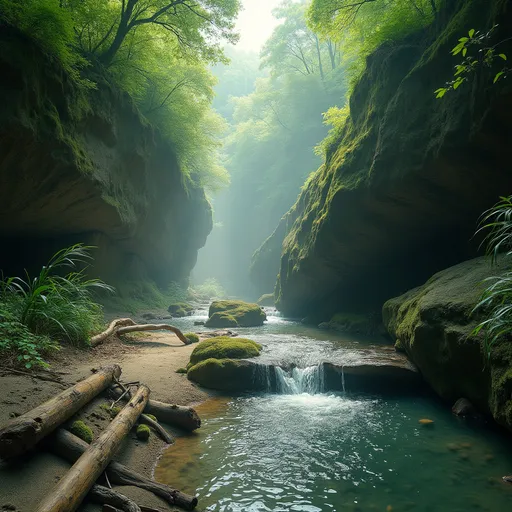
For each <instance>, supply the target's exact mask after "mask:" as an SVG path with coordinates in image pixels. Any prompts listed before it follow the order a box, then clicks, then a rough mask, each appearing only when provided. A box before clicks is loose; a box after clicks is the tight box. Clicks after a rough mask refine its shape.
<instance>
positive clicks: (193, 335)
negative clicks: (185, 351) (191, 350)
mask: <svg viewBox="0 0 512 512" xmlns="http://www.w3.org/2000/svg"><path fill="white" fill-rule="evenodd" d="M184 336H185V338H187V340H188V341H190V343H198V342H199V336H198V335H197V334H196V333H195V332H187V333H185V335H184Z"/></svg>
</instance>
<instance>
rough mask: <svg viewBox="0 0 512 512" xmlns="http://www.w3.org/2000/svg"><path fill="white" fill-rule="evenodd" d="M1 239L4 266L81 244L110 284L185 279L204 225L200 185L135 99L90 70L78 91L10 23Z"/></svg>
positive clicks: (1, 129)
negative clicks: (187, 176) (187, 175)
mask: <svg viewBox="0 0 512 512" xmlns="http://www.w3.org/2000/svg"><path fill="white" fill-rule="evenodd" d="M0 49H1V51H0V70H1V73H0V91H1V97H2V101H1V103H0V173H1V176H2V186H1V187H0V240H1V244H2V265H3V267H4V271H6V272H9V273H11V272H12V273H14V272H18V271H19V270H20V267H21V268H23V266H27V265H28V266H30V265H31V264H34V265H37V266H38V265H39V264H40V263H41V262H42V261H45V260H46V258H47V256H48V253H51V252H52V251H53V250H55V249H57V248H61V247H62V246H64V245H66V244H68V243H73V242H76V241H81V242H85V243H89V244H92V245H97V246H98V250H97V251H96V252H95V254H94V257H95V268H94V269H93V272H94V273H95V274H97V275H99V276H100V277H102V278H104V279H105V280H108V281H109V282H113V283H116V282H119V281H121V280H124V279H137V278H151V279H153V280H155V281H156V282H157V283H159V284H162V285H165V284H167V283H168V282H169V281H171V280H173V281H181V280H183V279H185V278H187V277H188V274H189V272H190V270H191V269H192V267H193V266H194V263H195V261H196V256H197V250H198V249H199V248H200V247H202V246H203V245H204V242H205V240H206V237H207V235H208V233H209V232H210V230H211V225H212V221H211V208H210V205H209V203H208V201H207V200H206V197H205V195H204V191H203V190H202V189H201V188H198V187H195V186H194V185H193V184H190V183H189V184H187V185H186V186H185V185H184V182H183V176H182V173H181V172H180V169H179V166H178V163H177V160H176V155H175V153H174V151H173V149H172V147H170V145H169V144H168V143H167V142H165V141H164V140H163V139H162V138H161V137H160V135H159V133H157V132H155V131H154V130H153V129H152V128H151V127H150V126H148V125H147V123H146V122H145V121H144V120H143V118H142V117H141V116H140V114H139V112H138V111H137V109H136V108H135V106H134V104H133V102H132V100H131V99H130V98H129V97H128V96H127V95H126V94H123V93H121V92H119V91H118V90H117V89H115V88H114V87H112V86H111V85H110V84H109V83H108V79H107V78H106V77H105V76H101V75H100V74H95V72H94V71H92V69H89V70H88V71H87V73H88V74H89V75H90V78H91V80H93V81H94V82H95V83H96V84H97V86H96V88H95V89H90V90H85V91H84V90H83V89H81V88H79V87H77V85H76V84H75V83H74V82H73V81H72V80H70V78H69V77H68V76H67V75H66V74H65V73H64V72H63V71H62V69H61V68H60V67H59V65H58V64H57V63H54V62H51V61H49V60H48V59H46V58H45V57H44V55H42V54H41V53H40V51H39V50H38V49H37V48H36V47H35V46H34V45H33V44H32V42H31V41H29V40H27V39H26V38H24V37H23V36H21V35H20V34H18V33H17V32H16V31H15V30H13V29H11V28H9V27H5V26H2V27H1V35H0Z"/></svg>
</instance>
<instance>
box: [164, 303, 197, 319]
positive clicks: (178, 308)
mask: <svg viewBox="0 0 512 512" xmlns="http://www.w3.org/2000/svg"><path fill="white" fill-rule="evenodd" d="M167 311H169V313H170V314H171V315H172V316H174V317H176V318H181V317H184V316H190V315H191V314H192V312H193V311H194V306H191V305H190V304H187V303H186V302H177V303H174V304H171V305H170V306H169V307H168V308H167Z"/></svg>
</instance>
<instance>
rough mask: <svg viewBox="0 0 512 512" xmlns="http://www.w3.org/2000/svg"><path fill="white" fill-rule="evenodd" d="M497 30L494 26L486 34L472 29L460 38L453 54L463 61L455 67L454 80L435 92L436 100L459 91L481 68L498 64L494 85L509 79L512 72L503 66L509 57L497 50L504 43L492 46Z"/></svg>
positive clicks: (452, 51)
mask: <svg viewBox="0 0 512 512" xmlns="http://www.w3.org/2000/svg"><path fill="white" fill-rule="evenodd" d="M496 28H497V25H494V26H493V27H492V28H491V29H490V30H488V31H487V32H484V33H481V32H479V31H476V30H475V29H474V28H472V29H470V30H469V31H468V35H467V36H463V37H461V38H459V41H458V43H457V45H456V46H455V47H454V48H452V50H451V54H452V55H453V56H457V55H461V56H462V57H463V60H462V61H461V62H460V64H457V65H456V66H455V73H454V78H453V80H451V81H449V82H447V83H446V84H445V86H444V87H440V88H439V89H436V90H435V91H434V94H435V95H436V98H442V97H443V96H444V95H445V94H446V93H447V92H449V91H452V90H453V91H454V90H456V89H458V88H459V87H460V86H461V85H462V84H463V83H464V82H466V81H467V80H468V79H469V77H470V76H471V75H472V74H473V73H475V72H476V71H477V70H478V69H479V68H481V67H486V68H490V69H492V68H493V67H494V66H495V65H496V63H497V64H498V66H499V69H495V72H494V79H493V83H494V84H495V83H496V82H498V81H499V80H501V79H503V78H507V75H508V73H510V71H512V70H511V68H509V67H508V66H505V65H503V62H507V56H506V54H504V53H500V52H499V50H498V49H497V48H498V47H499V46H500V45H501V44H502V43H503V41H501V42H498V43H496V44H495V45H493V46H491V39H492V34H493V32H494V31H495V30H496Z"/></svg>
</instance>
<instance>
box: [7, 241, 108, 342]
mask: <svg viewBox="0 0 512 512" xmlns="http://www.w3.org/2000/svg"><path fill="white" fill-rule="evenodd" d="M90 249H91V248H90V247H86V246H84V245H82V244H77V245H73V246H71V247H68V248H66V249H62V250H60V251H58V252H57V253H55V254H54V255H53V257H52V258H51V259H50V261H49V262H48V265H45V266H43V267H42V269H41V271H40V272H39V274H38V275H37V276H36V277H31V276H30V275H29V274H28V273H26V274H25V278H21V277H9V278H7V279H4V280H2V281H0V303H2V304H3V308H4V309H5V310H6V311H8V312H9V313H10V314H11V315H12V317H13V318H14V319H15V320H16V321H17V322H19V323H20V324H23V325H24V326H26V327H27V328H28V329H29V330H30V332H32V333H33V334H35V335H38V336H51V337H55V338H58V339H59V340H65V341H69V342H72V343H77V344H78V343H82V344H86V343H87V342H88V339H89V336H90V334H91V333H92V332H93V331H95V330H98V329H99V328H100V327H101V324H102V319H103V315H102V309H101V306H100V305H99V304H97V303H96V302H95V301H94V300H93V290H107V291H112V290H113V289H112V288H111V287H110V286H108V285H106V284H105V283H103V282H102V281H100V280H98V279H87V278H86V276H85V273H84V269H83V268H82V270H77V267H78V266H80V265H81V266H83V265H84V264H86V263H88V261H89V260H90V259H91V256H90V254H89V250H90ZM65 268H71V269H73V270H72V271H71V272H69V273H68V274H67V275H65V276H62V275H60V273H61V272H62V270H63V269H65Z"/></svg>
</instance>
